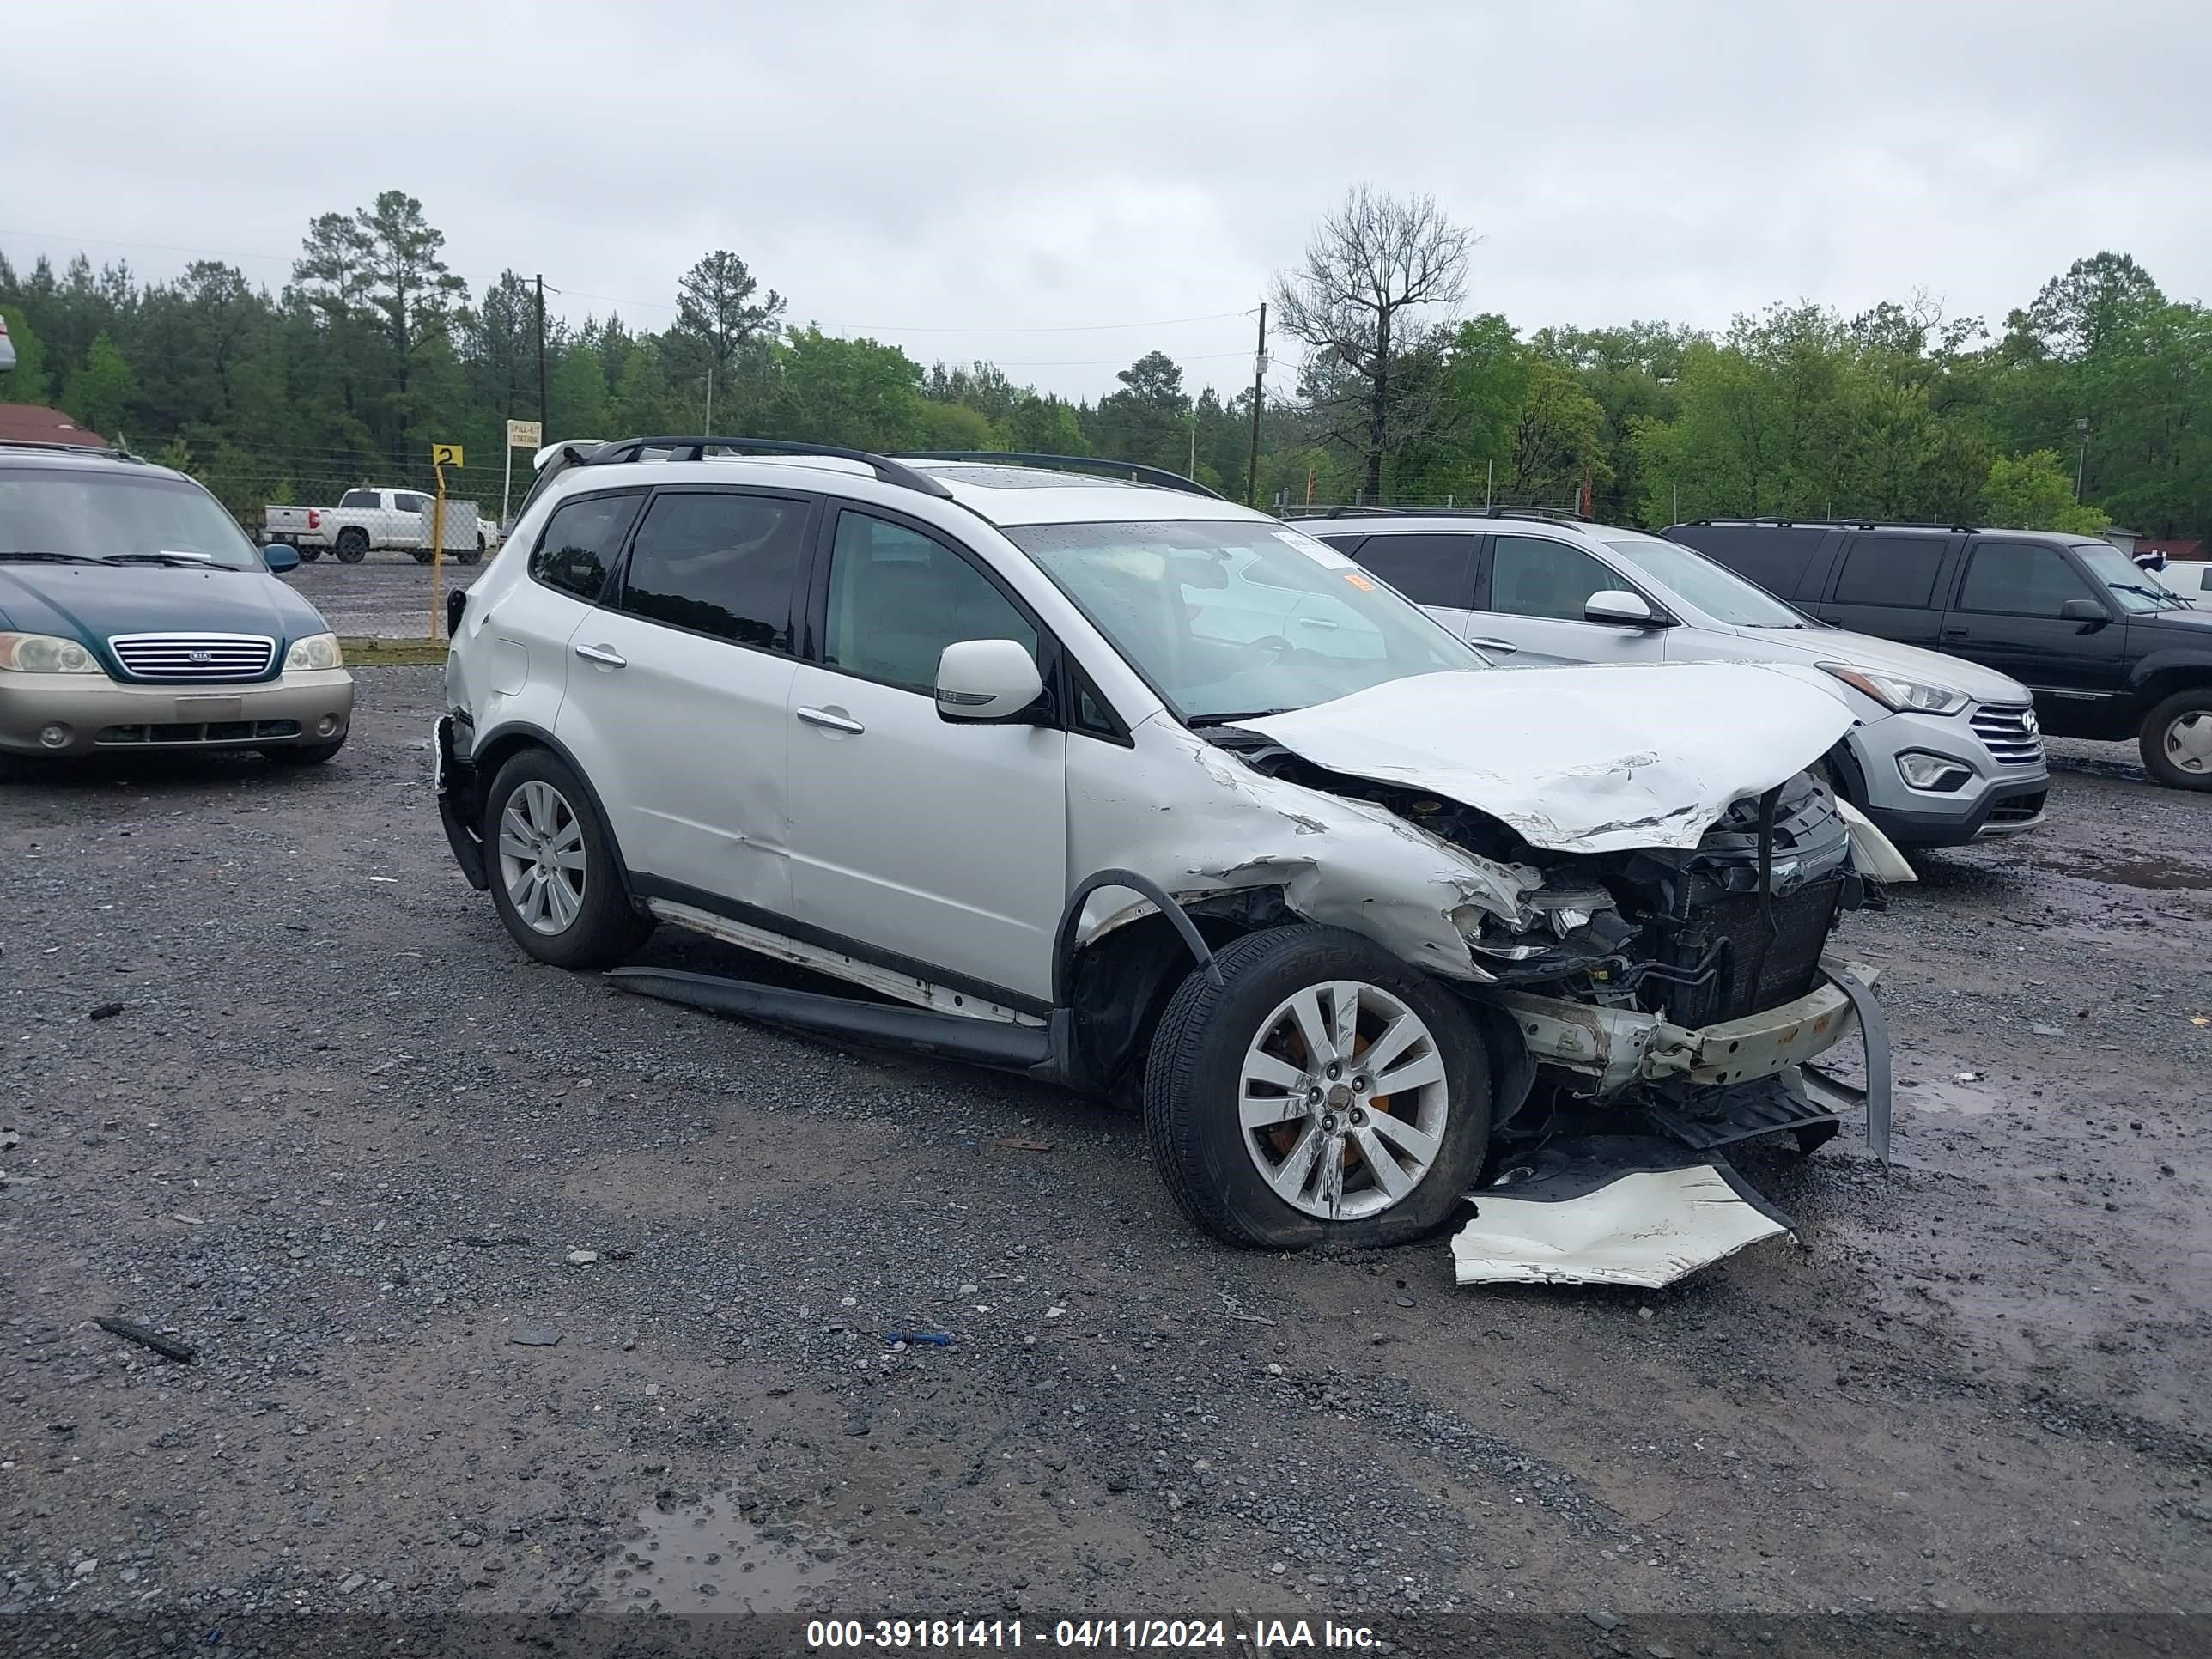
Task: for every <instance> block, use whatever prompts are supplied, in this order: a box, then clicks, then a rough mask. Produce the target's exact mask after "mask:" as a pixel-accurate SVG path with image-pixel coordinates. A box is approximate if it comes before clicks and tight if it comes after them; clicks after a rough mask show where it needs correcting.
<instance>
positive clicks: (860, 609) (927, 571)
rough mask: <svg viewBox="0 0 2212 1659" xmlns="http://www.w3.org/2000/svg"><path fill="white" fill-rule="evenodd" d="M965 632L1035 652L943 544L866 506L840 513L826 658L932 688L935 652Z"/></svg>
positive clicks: (985, 585)
mask: <svg viewBox="0 0 2212 1659" xmlns="http://www.w3.org/2000/svg"><path fill="white" fill-rule="evenodd" d="M960 640H1012V641H1016V642H1017V643H1018V644H1019V645H1020V646H1021V647H1022V648H1023V649H1024V650H1025V651H1027V652H1028V653H1030V656H1031V657H1032V658H1034V657H1035V656H1036V653H1037V636H1036V629H1034V628H1032V627H1030V624H1029V623H1028V622H1027V621H1026V620H1025V619H1024V617H1023V616H1022V614H1021V612H1019V611H1017V610H1015V609H1014V606H1013V604H1012V601H1011V600H1009V599H1007V598H1006V595H1005V594H1003V593H1001V592H999V590H998V589H997V588H996V587H995V586H993V585H992V584H991V582H990V581H989V580H988V579H987V578H986V577H985V576H984V574H983V573H982V572H981V571H980V570H978V569H976V568H975V566H974V565H972V564H970V563H969V562H968V561H967V560H965V559H963V558H962V557H961V556H959V555H958V554H957V553H955V552H954V551H953V550H951V548H949V547H947V546H945V544H944V543H942V542H940V541H938V540H936V539H934V538H932V537H928V536H925V535H923V534H922V533H921V532H919V531H916V530H909V529H908V528H907V527H906V526H904V525H900V524H893V523H891V522H890V521H889V520H884V519H878V518H872V517H871V516H869V515H868V514H867V513H851V512H846V513H839V514H838V515H837V539H836V546H835V548H834V549H833V550H832V551H831V553H830V555H829V620H828V627H827V629H825V632H824V639H823V661H824V662H826V663H827V664H828V665H829V666H831V667H833V668H842V669H843V670H844V671H846V672H847V673H849V674H858V675H860V676H862V677H863V678H867V679H872V680H881V681H883V682H884V684H887V685H896V686H899V687H902V688H903V689H904V690H908V691H920V692H922V693H925V694H927V693H930V692H932V691H933V690H935V688H936V685H937V659H938V658H939V656H941V655H942V654H943V653H944V651H945V647H946V646H948V645H951V644H953V643H954V642H955V641H960ZM1099 718H1100V719H1101V720H1103V719H1104V714H1103V710H1102V711H1099Z"/></svg>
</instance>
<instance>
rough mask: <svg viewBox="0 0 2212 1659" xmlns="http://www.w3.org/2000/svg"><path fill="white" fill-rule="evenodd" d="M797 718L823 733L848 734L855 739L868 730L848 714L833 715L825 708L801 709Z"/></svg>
mask: <svg viewBox="0 0 2212 1659" xmlns="http://www.w3.org/2000/svg"><path fill="white" fill-rule="evenodd" d="M799 719H801V720H805V722H806V723H807V724H808V725H809V726H820V727H822V729H823V731H825V732H850V733H852V734H853V735H854V736H856V737H857V736H858V735H859V734H860V733H861V732H865V731H866V730H867V729H868V728H867V727H866V726H863V725H861V724H860V721H858V720H854V718H853V717H852V716H851V715H849V714H831V713H830V712H829V710H828V709H826V708H802V709H800V710H799Z"/></svg>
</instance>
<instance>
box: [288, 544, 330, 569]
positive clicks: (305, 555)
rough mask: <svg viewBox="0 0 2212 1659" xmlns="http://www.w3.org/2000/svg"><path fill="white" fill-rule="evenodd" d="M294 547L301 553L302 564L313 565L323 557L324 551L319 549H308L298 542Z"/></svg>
mask: <svg viewBox="0 0 2212 1659" xmlns="http://www.w3.org/2000/svg"><path fill="white" fill-rule="evenodd" d="M293 546H294V547H295V549H296V550H298V552H299V555H300V562H301V564H313V563H314V562H315V561H316V560H317V559H319V558H321V557H322V556H323V550H322V549H321V548H319V547H307V546H303V545H301V544H300V543H297V542H295V543H294V544H293Z"/></svg>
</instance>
